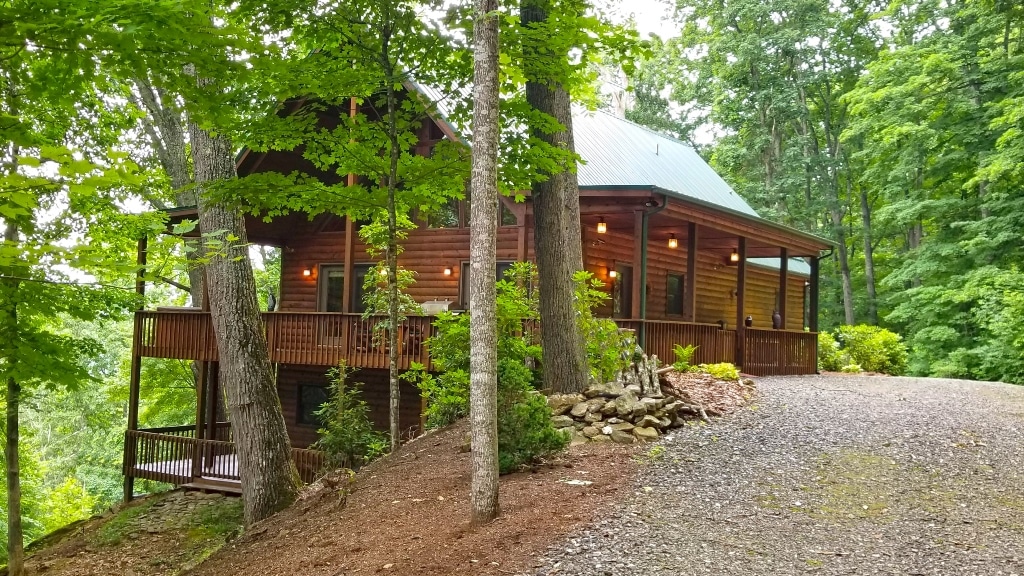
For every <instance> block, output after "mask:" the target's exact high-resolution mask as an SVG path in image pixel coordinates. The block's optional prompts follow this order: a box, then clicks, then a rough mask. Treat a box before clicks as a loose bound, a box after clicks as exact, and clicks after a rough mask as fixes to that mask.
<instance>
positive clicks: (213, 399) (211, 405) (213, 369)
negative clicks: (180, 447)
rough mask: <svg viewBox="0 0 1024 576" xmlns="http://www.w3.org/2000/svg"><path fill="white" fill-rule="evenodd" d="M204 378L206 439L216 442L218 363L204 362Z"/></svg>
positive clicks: (218, 398)
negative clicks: (205, 385) (206, 372)
mask: <svg viewBox="0 0 1024 576" xmlns="http://www.w3.org/2000/svg"><path fill="white" fill-rule="evenodd" d="M204 364H205V366H204V368H205V369H206V370H208V371H209V373H208V374H207V376H206V382H207V387H206V388H207V390H206V439H207V440H217V414H218V413H219V411H220V410H219V407H218V403H219V402H220V362H204Z"/></svg>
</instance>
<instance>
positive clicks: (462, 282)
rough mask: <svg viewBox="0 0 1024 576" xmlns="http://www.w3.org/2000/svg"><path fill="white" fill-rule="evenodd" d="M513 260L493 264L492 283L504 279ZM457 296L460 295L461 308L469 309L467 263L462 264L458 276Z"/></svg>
mask: <svg viewBox="0 0 1024 576" xmlns="http://www.w3.org/2000/svg"><path fill="white" fill-rule="evenodd" d="M514 263H515V261H514V260H499V261H497V262H495V264H494V281H495V282H497V281H498V280H501V279H502V278H504V277H505V271H506V270H508V269H509V268H511V267H512V264H514ZM459 294H461V295H462V307H463V308H469V262H463V263H462V267H461V268H460V276H459Z"/></svg>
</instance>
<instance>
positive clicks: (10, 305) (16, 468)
mask: <svg viewBox="0 0 1024 576" xmlns="http://www.w3.org/2000/svg"><path fill="white" fill-rule="evenodd" d="M16 155H17V149H15V156H16ZM17 241H18V225H17V224H15V223H13V222H10V221H8V222H7V224H6V227H5V229H4V242H5V243H10V244H13V243H15V242H17ZM3 282H4V284H5V286H4V288H5V290H4V291H5V292H7V294H6V297H5V298H4V304H5V307H6V308H7V309H6V310H3V311H2V314H3V315H4V316H6V318H3V323H2V324H0V325H6V326H8V327H9V328H10V330H11V332H14V330H15V329H16V327H17V324H18V304H17V300H16V299H15V295H16V293H17V291H18V281H17V280H12V279H5V280H3ZM5 400H6V405H7V407H6V411H7V414H6V416H7V424H6V428H5V434H6V438H5V441H4V464H5V465H6V467H7V574H8V575H9V576H21V575H22V574H23V573H24V570H25V568H24V565H25V540H24V537H23V534H22V528H21V467H20V463H19V457H18V443H19V434H18V429H19V421H18V420H19V410H20V404H21V386H20V385H19V384H18V381H17V380H15V379H14V378H7V394H6V398H5Z"/></svg>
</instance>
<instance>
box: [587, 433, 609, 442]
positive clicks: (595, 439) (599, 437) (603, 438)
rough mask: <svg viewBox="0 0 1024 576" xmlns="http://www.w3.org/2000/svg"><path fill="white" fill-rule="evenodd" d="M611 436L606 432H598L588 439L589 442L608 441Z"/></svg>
mask: <svg viewBox="0 0 1024 576" xmlns="http://www.w3.org/2000/svg"><path fill="white" fill-rule="evenodd" d="M611 439H612V437H611V436H609V435H607V434H598V435H597V436H594V437H593V438H591V439H590V441H591V442H609V441H611Z"/></svg>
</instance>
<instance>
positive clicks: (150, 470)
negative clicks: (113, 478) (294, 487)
mask: <svg viewBox="0 0 1024 576" xmlns="http://www.w3.org/2000/svg"><path fill="white" fill-rule="evenodd" d="M221 430H223V431H224V432H223V435H226V434H227V433H228V431H229V430H230V425H229V424H227V423H218V436H220V435H222V433H221V432H220V431H221ZM190 431H191V433H190ZM292 459H293V461H294V462H295V467H296V469H297V470H298V472H299V477H300V478H301V479H302V481H303V482H305V483H310V482H313V481H314V480H315V479H316V478H317V477H318V475H319V474H320V473H322V472H323V468H324V464H325V456H324V454H323V453H322V452H320V451H318V450H309V449H303V448H292ZM123 473H124V475H125V476H131V477H134V478H144V479H147V480H154V481H157V482H166V483H168V484H176V485H182V484H189V483H192V482H195V481H197V480H200V479H212V480H218V481H229V482H239V481H241V478H240V476H239V475H238V457H237V452H236V448H235V443H234V442H228V441H224V440H210V439H197V438H195V426H174V427H167V428H151V429H146V430H128V431H127V432H126V433H125V443H124V464H123Z"/></svg>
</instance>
